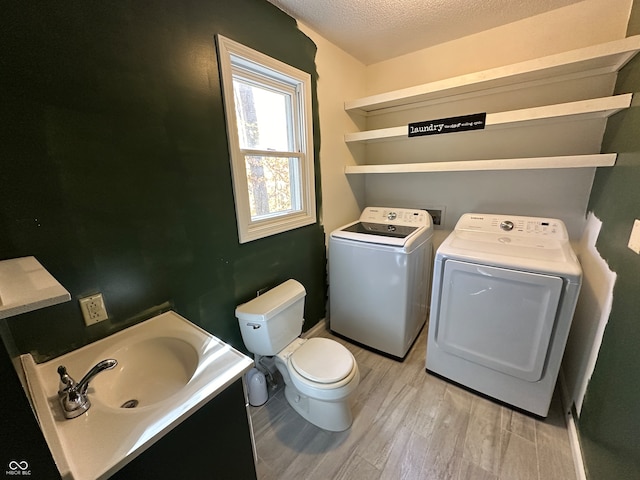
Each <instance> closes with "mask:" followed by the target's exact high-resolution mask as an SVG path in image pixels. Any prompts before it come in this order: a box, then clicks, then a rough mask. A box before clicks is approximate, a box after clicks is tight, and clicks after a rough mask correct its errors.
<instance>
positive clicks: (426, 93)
mask: <svg viewBox="0 0 640 480" xmlns="http://www.w3.org/2000/svg"><path fill="white" fill-rule="evenodd" d="M638 51H640V35H635V36H632V37H627V38H624V39H622V40H616V41H613V42H607V43H603V44H600V45H594V46H590V47H586V48H580V49H577V50H571V51H569V52H563V53H559V54H555V55H549V56H546V57H542V58H538V59H533V60H527V61H524V62H520V63H516V64H513V65H507V66H503V67H497V68H492V69H489V70H483V71H481V72H476V73H471V74H466V75H460V76H457V77H452V78H448V79H444V80H439V81H435V82H430V83H426V84H423V85H418V86H415V87H409V88H404V89H401V90H395V91H392V92H387V93H382V94H378V95H372V96H369V97H364V98H360V99H357V100H352V101H348V102H345V110H346V111H347V112H353V113H360V114H364V115H367V114H368V113H370V112H376V111H378V110H382V109H389V108H392V107H399V106H404V105H409V104H416V103H420V102H429V101H436V100H439V99H443V98H450V97H453V96H458V95H465V96H478V95H482V94H486V93H488V91H490V90H492V91H500V90H505V91H506V90H510V89H513V88H521V87H524V86H532V85H536V84H548V83H552V82H556V81H561V80H569V79H578V78H585V77H589V76H594V75H602V74H605V73H614V72H617V71H619V70H620V69H621V68H622V67H623V66H624V65H625V64H626V63H627V62H628V61H629V60H631V58H633V57H634V56H635V55H636V53H638Z"/></svg>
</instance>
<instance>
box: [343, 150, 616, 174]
mask: <svg viewBox="0 0 640 480" xmlns="http://www.w3.org/2000/svg"><path fill="white" fill-rule="evenodd" d="M616 157H617V154H616V153H602V154H595V155H568V156H558V157H534V158H505V159H495V160H462V161H452V162H427V163H399V164H394V165H354V166H347V167H345V173H346V174H348V175H352V174H363V173H429V172H465V171H466V172H471V171H478V170H537V169H549V168H585V167H611V166H613V165H614V164H615V163H616Z"/></svg>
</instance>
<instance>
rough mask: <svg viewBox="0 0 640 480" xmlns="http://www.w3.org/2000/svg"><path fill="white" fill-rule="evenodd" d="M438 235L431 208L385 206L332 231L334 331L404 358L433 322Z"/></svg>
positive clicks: (331, 273) (367, 211) (331, 307)
mask: <svg viewBox="0 0 640 480" xmlns="http://www.w3.org/2000/svg"><path fill="white" fill-rule="evenodd" d="M432 236H433V226H432V223H431V216H430V215H429V213H428V212H427V211H426V210H413V209H405V208H383V207H368V208H366V209H365V210H364V211H363V212H362V214H361V215H360V219H359V220H358V221H355V222H353V223H350V224H348V225H345V226H343V227H341V228H339V229H337V230H335V231H333V232H331V235H330V237H329V307H330V308H329V311H330V320H329V321H330V328H331V330H332V331H333V332H335V333H337V334H339V335H341V336H343V337H346V338H348V339H351V340H354V341H356V342H358V343H360V344H363V345H365V346H368V347H371V348H373V349H375V350H378V351H380V352H383V353H385V354H388V355H390V356H392V357H397V358H403V357H404V356H405V355H406V354H407V352H408V350H409V348H410V347H411V345H412V344H413V342H414V340H415V339H416V337H417V336H418V334H419V333H420V330H421V329H422V327H423V326H424V324H425V323H426V320H427V311H428V308H429V290H430V280H431V265H432V243H431V237H432Z"/></svg>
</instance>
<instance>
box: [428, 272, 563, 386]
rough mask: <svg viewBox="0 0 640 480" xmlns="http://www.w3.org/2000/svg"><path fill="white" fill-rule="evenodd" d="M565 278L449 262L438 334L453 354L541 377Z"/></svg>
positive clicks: (529, 378)
mask: <svg viewBox="0 0 640 480" xmlns="http://www.w3.org/2000/svg"><path fill="white" fill-rule="evenodd" d="M562 287H563V281H562V278H560V277H555V276H550V275H543V274H537V273H530V272H520V271H517V270H510V269H505V268H499V267H490V266H485V265H476V264H473V263H467V262H462V261H459V260H447V261H446V262H445V266H444V275H443V284H442V289H441V291H440V295H441V299H440V314H439V315H438V319H437V329H436V334H435V339H436V342H437V343H438V345H439V347H440V348H442V349H443V350H445V351H447V352H448V353H450V354H452V355H457V356H459V357H462V358H464V359H466V360H468V361H470V362H474V363H476V364H480V365H484V366H485V367H488V368H491V369H493V370H497V371H499V372H502V373H506V374H508V375H512V376H514V377H518V378H521V379H523V380H527V381H529V382H535V381H537V380H539V379H540V378H541V377H542V374H543V370H544V364H545V359H546V355H547V350H548V348H549V343H550V339H551V334H552V331H553V326H554V323H555V319H556V312H557V310H558V306H559V302H560V297H561V293H562Z"/></svg>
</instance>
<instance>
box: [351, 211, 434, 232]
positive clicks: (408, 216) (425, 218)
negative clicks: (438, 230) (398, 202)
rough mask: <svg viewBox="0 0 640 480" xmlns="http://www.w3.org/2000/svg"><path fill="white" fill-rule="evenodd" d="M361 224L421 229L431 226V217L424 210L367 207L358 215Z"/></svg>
mask: <svg viewBox="0 0 640 480" xmlns="http://www.w3.org/2000/svg"><path fill="white" fill-rule="evenodd" d="M360 221H361V222H369V223H382V224H388V225H389V226H392V225H410V226H414V227H421V226H425V225H431V215H429V213H428V212H427V211H426V210H417V209H410V208H388V207H367V208H365V209H364V211H363V212H362V214H361V215H360Z"/></svg>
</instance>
